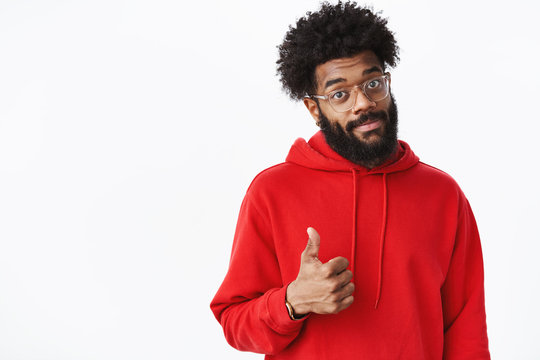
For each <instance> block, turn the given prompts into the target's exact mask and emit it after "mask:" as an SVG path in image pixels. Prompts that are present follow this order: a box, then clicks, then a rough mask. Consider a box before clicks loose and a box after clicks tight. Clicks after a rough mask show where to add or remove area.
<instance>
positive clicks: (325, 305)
mask: <svg viewBox="0 0 540 360" xmlns="http://www.w3.org/2000/svg"><path fill="white" fill-rule="evenodd" d="M307 233H308V236H309V239H308V242H307V245H306V248H305V250H304V251H303V252H302V255H301V258H300V261H301V262H300V270H299V271H298V276H297V277H296V280H294V281H293V282H292V283H290V284H289V287H288V288H287V301H288V302H289V303H290V304H291V306H292V307H293V309H294V314H295V315H304V314H307V313H309V312H313V313H317V314H337V313H338V312H340V311H342V310H344V309H346V308H347V307H349V306H350V305H351V304H352V302H353V296H352V293H353V291H354V284H353V283H352V282H351V279H352V272H351V271H350V270H347V266H349V261H348V260H347V259H345V258H344V257H341V256H339V257H336V258H333V259H331V260H330V261H328V262H327V263H324V264H323V263H322V262H321V261H320V260H319V258H318V256H319V248H320V246H321V238H320V236H319V233H317V231H316V230H315V229H313V228H311V227H310V228H308V229H307Z"/></svg>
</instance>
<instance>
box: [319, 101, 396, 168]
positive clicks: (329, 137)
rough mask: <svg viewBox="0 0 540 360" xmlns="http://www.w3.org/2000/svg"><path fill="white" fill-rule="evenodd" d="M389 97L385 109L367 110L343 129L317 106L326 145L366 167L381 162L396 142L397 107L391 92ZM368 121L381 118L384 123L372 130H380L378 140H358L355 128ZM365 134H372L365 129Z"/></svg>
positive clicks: (393, 148)
mask: <svg viewBox="0 0 540 360" xmlns="http://www.w3.org/2000/svg"><path fill="white" fill-rule="evenodd" d="M390 100H391V101H390V105H389V107H388V111H385V110H380V111H370V112H367V113H365V114H362V115H360V117H359V118H358V119H356V120H353V121H350V122H349V123H347V125H346V126H345V129H343V127H342V126H341V125H340V124H339V123H337V122H335V123H333V124H332V123H330V120H328V118H327V117H326V116H325V115H324V114H323V113H322V111H321V108H320V107H319V123H318V124H319V126H320V128H321V131H322V132H323V134H324V137H325V138H326V142H327V143H328V145H329V146H330V147H331V148H332V149H333V150H334V151H335V152H337V153H338V154H339V155H341V156H342V157H344V158H345V159H347V160H349V161H351V162H353V163H355V164H359V165H362V166H365V167H368V168H373V167H375V166H378V165H381V164H382V163H383V162H384V161H385V160H387V159H388V158H389V157H390V156H391V155H392V153H393V152H394V150H395V149H396V146H397V144H398V140H397V132H398V126H397V125H398V115H397V106H396V101H395V99H394V96H393V95H392V94H390ZM317 106H318V104H317ZM368 120H381V121H382V122H383V124H384V126H383V127H380V128H378V129H374V130H371V131H372V132H376V131H381V130H382V131H383V133H382V134H381V135H379V139H376V140H375V141H372V142H368V141H363V140H360V139H358V138H357V137H356V136H355V134H354V133H353V130H354V128H355V127H357V126H359V125H362V124H363V123H365V122H366V121H368ZM366 135H368V136H374V135H375V134H369V132H368V133H367V134H366Z"/></svg>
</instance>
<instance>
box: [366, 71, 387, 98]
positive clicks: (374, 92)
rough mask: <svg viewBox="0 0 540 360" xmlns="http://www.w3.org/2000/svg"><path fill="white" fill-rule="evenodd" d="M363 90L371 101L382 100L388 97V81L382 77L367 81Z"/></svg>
mask: <svg viewBox="0 0 540 360" xmlns="http://www.w3.org/2000/svg"><path fill="white" fill-rule="evenodd" d="M364 89H365V92H366V95H367V96H368V98H370V99H371V100H373V101H379V100H382V99H384V98H385V97H386V96H387V95H388V80H387V79H386V78H385V77H383V76H381V77H378V78H375V79H372V80H369V81H368V82H367V83H366V84H365V86H364Z"/></svg>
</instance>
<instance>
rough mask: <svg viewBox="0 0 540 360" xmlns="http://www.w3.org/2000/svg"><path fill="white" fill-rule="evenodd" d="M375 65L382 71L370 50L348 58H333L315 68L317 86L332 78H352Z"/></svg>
mask: <svg viewBox="0 0 540 360" xmlns="http://www.w3.org/2000/svg"><path fill="white" fill-rule="evenodd" d="M374 66H377V67H379V68H380V70H381V72H382V66H381V63H380V61H379V59H378V58H377V55H375V53H374V52H373V51H371V50H365V51H362V52H360V53H358V54H357V55H354V56H352V57H348V58H339V59H333V60H329V61H327V62H325V63H324V64H320V65H318V66H317V67H316V68H315V78H316V80H317V87H318V88H319V89H320V88H321V87H322V86H323V85H324V84H325V83H326V82H327V81H329V80H333V79H339V78H342V79H345V80H347V81H349V80H353V79H352V77H356V78H357V77H359V76H361V74H362V72H363V71H364V70H368V69H371V68H373V67H374Z"/></svg>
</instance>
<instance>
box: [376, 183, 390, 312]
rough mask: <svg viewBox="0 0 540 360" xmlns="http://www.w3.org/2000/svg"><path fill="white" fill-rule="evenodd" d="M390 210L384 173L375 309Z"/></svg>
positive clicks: (378, 293) (379, 293)
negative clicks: (388, 209) (388, 211)
mask: <svg viewBox="0 0 540 360" xmlns="http://www.w3.org/2000/svg"><path fill="white" fill-rule="evenodd" d="M387 208H388V192H387V184H386V173H383V215H382V224H381V236H380V237H379V246H380V248H379V278H378V280H377V298H376V299H375V309H376V308H377V305H379V300H380V299H381V288H382V264H383V252H384V239H385V235H386V217H387V216H386V215H387Z"/></svg>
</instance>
